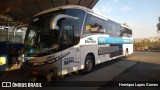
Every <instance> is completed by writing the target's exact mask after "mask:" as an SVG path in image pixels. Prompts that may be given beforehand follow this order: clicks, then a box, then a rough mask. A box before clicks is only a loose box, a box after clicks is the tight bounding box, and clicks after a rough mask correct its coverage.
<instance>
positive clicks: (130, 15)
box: [93, 0, 160, 38]
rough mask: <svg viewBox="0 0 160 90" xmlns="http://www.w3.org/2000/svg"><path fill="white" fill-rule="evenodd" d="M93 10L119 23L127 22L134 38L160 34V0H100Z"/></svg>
mask: <svg viewBox="0 0 160 90" xmlns="http://www.w3.org/2000/svg"><path fill="white" fill-rule="evenodd" d="M93 10H94V11H95V12H96V13H98V14H100V15H102V16H105V17H107V18H109V19H112V20H114V21H116V22H119V23H127V24H128V25H129V26H130V27H131V28H132V30H133V37H134V38H148V37H156V36H160V34H158V33H157V24H158V23H159V19H158V18H159V17H160V0H99V1H98V3H97V4H96V5H95V6H94V8H93Z"/></svg>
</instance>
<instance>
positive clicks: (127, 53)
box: [124, 48, 129, 59]
mask: <svg viewBox="0 0 160 90" xmlns="http://www.w3.org/2000/svg"><path fill="white" fill-rule="evenodd" d="M128 55H129V52H128V48H127V49H126V51H125V56H124V58H125V59H126V58H127V57H128Z"/></svg>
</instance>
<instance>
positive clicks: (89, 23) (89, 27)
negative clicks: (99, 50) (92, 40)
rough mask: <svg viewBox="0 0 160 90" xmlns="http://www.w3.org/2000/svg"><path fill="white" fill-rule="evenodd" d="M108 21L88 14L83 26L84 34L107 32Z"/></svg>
mask: <svg viewBox="0 0 160 90" xmlns="http://www.w3.org/2000/svg"><path fill="white" fill-rule="evenodd" d="M106 30H107V23H106V21H105V20H103V19H101V18H98V17H95V16H93V15H90V14H88V15H87V17H86V21H85V24H84V28H83V35H86V34H90V33H105V32H106Z"/></svg>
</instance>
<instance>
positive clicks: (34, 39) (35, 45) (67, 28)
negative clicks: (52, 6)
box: [24, 9, 85, 56]
mask: <svg viewBox="0 0 160 90" xmlns="http://www.w3.org/2000/svg"><path fill="white" fill-rule="evenodd" d="M60 14H61V15H62V14H63V15H68V16H70V17H76V18H77V19H73V18H66V17H65V18H60V19H59V20H58V21H57V23H56V22H55V23H56V24H57V25H56V26H57V27H58V28H57V29H56V30H51V29H50V24H51V21H52V20H53V19H54V18H55V17H56V16H57V15H60ZM84 15H85V11H83V10H79V9H61V10H57V11H53V12H49V13H46V14H42V15H39V16H36V17H34V18H33V19H32V22H31V24H30V26H29V28H28V30H27V33H26V36H25V43H24V44H25V48H24V50H25V52H26V54H27V55H32V56H37V55H46V54H51V53H55V52H57V51H62V50H64V49H66V48H69V47H72V46H73V45H76V44H78V43H79V41H80V34H81V28H82V22H83V18H84ZM53 23H54V22H53Z"/></svg>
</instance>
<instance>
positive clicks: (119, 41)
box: [98, 37, 133, 44]
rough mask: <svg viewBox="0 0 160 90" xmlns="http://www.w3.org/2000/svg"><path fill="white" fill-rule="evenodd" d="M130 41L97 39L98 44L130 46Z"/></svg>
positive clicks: (131, 41)
mask: <svg viewBox="0 0 160 90" xmlns="http://www.w3.org/2000/svg"><path fill="white" fill-rule="evenodd" d="M132 43H133V40H132V39H123V38H113V37H98V44H132Z"/></svg>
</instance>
